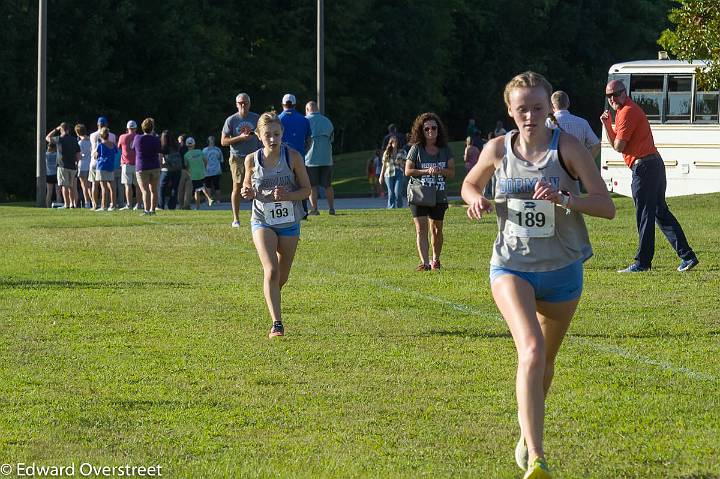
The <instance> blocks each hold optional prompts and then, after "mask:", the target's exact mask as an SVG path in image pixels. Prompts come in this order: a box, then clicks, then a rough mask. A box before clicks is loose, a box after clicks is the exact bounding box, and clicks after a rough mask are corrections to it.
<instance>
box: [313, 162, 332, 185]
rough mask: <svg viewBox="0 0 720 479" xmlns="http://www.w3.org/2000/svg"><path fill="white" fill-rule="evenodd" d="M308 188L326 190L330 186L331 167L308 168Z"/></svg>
mask: <svg viewBox="0 0 720 479" xmlns="http://www.w3.org/2000/svg"><path fill="white" fill-rule="evenodd" d="M307 172H308V176H309V177H310V186H322V187H323V188H327V187H329V186H330V185H331V184H332V166H308V167H307Z"/></svg>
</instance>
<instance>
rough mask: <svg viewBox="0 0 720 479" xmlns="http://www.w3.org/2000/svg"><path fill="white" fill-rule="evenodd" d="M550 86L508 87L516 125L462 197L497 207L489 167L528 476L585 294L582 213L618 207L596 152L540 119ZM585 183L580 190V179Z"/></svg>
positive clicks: (497, 293)
mask: <svg viewBox="0 0 720 479" xmlns="http://www.w3.org/2000/svg"><path fill="white" fill-rule="evenodd" d="M551 93H552V86H551V85H550V83H548V81H547V80H546V79H545V78H544V77H543V76H542V75H539V74H537V73H533V72H525V73H522V74H520V75H517V76H516V77H515V78H513V79H512V80H511V81H510V82H509V83H508V84H507V85H506V87H505V94H504V96H505V104H506V105H507V107H508V114H509V115H510V116H511V117H512V119H513V120H514V121H515V124H516V125H517V128H518V130H519V131H513V132H510V133H508V134H507V135H506V136H501V137H498V138H495V139H493V140H491V141H490V142H489V143H488V144H487V145H486V146H485V148H483V150H482V153H481V155H480V159H479V160H478V164H477V165H476V167H475V168H473V169H472V170H471V171H470V173H468V175H467V177H466V178H465V181H464V182H463V186H462V197H463V199H464V200H465V202H466V203H467V204H468V205H470V207H469V208H468V212H467V214H468V216H469V217H470V218H471V219H478V220H479V219H481V218H482V216H483V215H484V214H486V213H489V212H491V211H492V209H493V205H492V203H490V201H489V200H488V199H487V198H485V197H484V196H483V190H484V188H485V185H486V184H487V183H488V181H490V178H491V177H492V176H493V175H495V178H496V180H497V187H496V194H495V200H496V201H495V209H496V210H497V216H498V225H499V231H498V237H497V239H496V241H495V247H494V252H493V257H492V260H491V272H490V278H491V289H492V294H493V298H494V300H495V303H496V304H497V307H498V309H499V310H500V312H501V313H502V315H503V317H504V318H505V321H506V322H507V324H508V327H509V329H510V332H511V334H512V337H513V340H514V342H515V347H516V349H517V354H518V369H517V375H516V388H515V389H516V391H515V392H516V395H517V401H518V418H519V421H520V430H521V437H520V441H519V442H518V447H517V448H516V451H515V452H516V454H515V458H516V461H517V463H518V465H519V466H520V467H521V468H523V469H524V470H526V473H525V476H524V477H525V478H533V479H537V478H549V477H550V475H549V470H548V467H547V462H546V461H545V453H544V450H543V429H544V421H545V406H544V403H545V396H546V395H547V393H548V390H549V389H550V383H551V382H552V378H553V372H554V363H555V357H556V356H557V353H558V350H559V349H560V344H561V343H562V340H563V338H564V336H565V333H566V332H567V329H568V327H569V326H570V320H571V319H572V317H573V314H574V313H575V309H576V308H577V306H578V303H579V301H580V294H581V292H582V263H583V262H584V261H585V260H586V259H588V258H589V257H590V255H591V254H592V249H591V248H590V242H589V239H588V235H587V230H586V229H585V223H584V221H583V220H582V214H587V215H591V216H598V217H602V218H607V219H612V218H613V217H614V216H615V205H614V204H613V202H612V200H611V199H610V195H609V194H608V192H607V189H606V188H605V184H604V182H603V180H602V178H601V177H600V174H599V172H598V170H597V168H596V167H595V163H594V161H593V159H592V158H591V157H590V154H589V153H588V151H587V150H586V149H585V147H584V146H583V145H582V144H580V142H579V141H578V140H577V139H576V138H575V137H573V136H571V135H569V134H565V133H558V134H556V135H554V134H553V131H552V130H550V129H548V128H547V127H546V126H545V119H546V118H547V117H548V114H549V113H550V111H551V110H550V95H551ZM578 179H579V180H582V183H583V184H584V185H585V188H586V189H587V192H588V193H587V195H586V196H580V194H579V192H580V190H579V187H578V182H577V180H578Z"/></svg>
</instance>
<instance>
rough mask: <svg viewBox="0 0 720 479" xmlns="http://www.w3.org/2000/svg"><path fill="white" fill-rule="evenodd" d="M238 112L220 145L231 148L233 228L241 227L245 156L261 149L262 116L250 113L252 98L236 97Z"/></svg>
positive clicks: (231, 119)
mask: <svg viewBox="0 0 720 479" xmlns="http://www.w3.org/2000/svg"><path fill="white" fill-rule="evenodd" d="M235 102H236V104H237V109H238V112H237V113H235V114H233V115H230V116H229V117H227V119H226V120H225V124H224V125H223V129H222V137H221V138H220V144H221V145H222V146H229V147H230V160H229V162H228V163H229V164H230V173H232V181H233V190H232V195H231V196H230V205H231V208H232V213H233V222H232V227H233V228H239V227H240V189H241V187H242V182H243V175H244V174H245V156H246V155H248V154H250V153H253V152H255V151H257V150H258V149H259V148H260V141H259V140H258V137H257V136H256V135H255V128H256V127H257V122H258V119H259V118H260V115H258V114H257V113H253V112H251V111H250V96H249V95H248V94H247V93H239V94H238V95H237V96H236V97H235Z"/></svg>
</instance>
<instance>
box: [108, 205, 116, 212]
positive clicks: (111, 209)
mask: <svg viewBox="0 0 720 479" xmlns="http://www.w3.org/2000/svg"><path fill="white" fill-rule="evenodd" d="M107 210H108V211H115V207H114V206H111V207H110V208H108V209H107Z"/></svg>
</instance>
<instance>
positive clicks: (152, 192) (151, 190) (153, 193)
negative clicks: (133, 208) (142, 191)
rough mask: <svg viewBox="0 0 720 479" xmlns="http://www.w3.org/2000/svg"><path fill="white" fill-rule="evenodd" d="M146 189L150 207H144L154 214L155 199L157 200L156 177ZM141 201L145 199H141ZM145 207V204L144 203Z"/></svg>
mask: <svg viewBox="0 0 720 479" xmlns="http://www.w3.org/2000/svg"><path fill="white" fill-rule="evenodd" d="M147 188H148V190H149V194H148V196H149V197H150V206H149V207H148V206H145V207H146V208H148V210H149V211H152V212H153V213H154V212H155V208H156V207H157V198H158V178H157V177H156V178H155V179H154V180H151V181H149V182H148V184H147ZM143 201H145V199H144V198H143ZM145 205H147V203H145Z"/></svg>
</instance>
